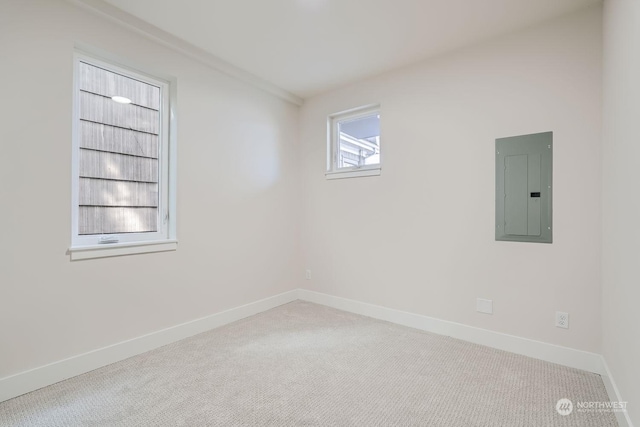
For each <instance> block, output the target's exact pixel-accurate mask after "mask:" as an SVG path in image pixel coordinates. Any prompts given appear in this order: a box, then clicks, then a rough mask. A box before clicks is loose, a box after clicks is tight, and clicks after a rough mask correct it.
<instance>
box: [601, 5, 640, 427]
mask: <svg viewBox="0 0 640 427" xmlns="http://www.w3.org/2000/svg"><path fill="white" fill-rule="evenodd" d="M604 12H605V13H604V47H605V56H604V123H603V124H604V148H603V154H604V157H603V159H604V160H603V178H604V179H603V190H604V198H603V237H604V238H603V243H604V245H603V277H604V280H603V289H602V300H603V353H604V356H605V359H606V361H607V364H608V365H609V369H611V371H612V373H613V377H614V378H615V379H616V383H617V386H618V389H619V391H620V395H621V398H622V399H623V400H627V401H628V402H629V404H628V406H627V408H628V411H629V416H630V417H631V419H632V420H634V424H636V425H638V424H640V333H639V332H638V326H639V325H640V310H639V309H638V307H639V305H638V304H639V303H640V271H639V270H638V260H639V252H640V251H639V248H638V244H639V242H640V228H638V220H639V218H640V198H639V197H638V185H639V183H640V125H639V123H640V2H638V1H636V0H607V1H605V3H604Z"/></svg>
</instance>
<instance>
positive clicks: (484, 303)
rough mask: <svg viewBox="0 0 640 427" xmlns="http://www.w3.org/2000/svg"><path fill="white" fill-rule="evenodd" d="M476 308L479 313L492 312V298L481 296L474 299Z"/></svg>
mask: <svg viewBox="0 0 640 427" xmlns="http://www.w3.org/2000/svg"><path fill="white" fill-rule="evenodd" d="M476 310H477V311H479V312H480V313H486V314H493V300H490V299H483V298H478V299H476Z"/></svg>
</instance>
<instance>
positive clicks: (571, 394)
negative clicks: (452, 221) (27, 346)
mask: <svg viewBox="0 0 640 427" xmlns="http://www.w3.org/2000/svg"><path fill="white" fill-rule="evenodd" d="M560 398H568V399H571V400H572V401H573V402H577V401H608V400H609V399H608V397H607V394H606V391H605V388H604V385H603V383H602V380H601V379H600V377H599V376H598V375H595V374H592V373H588V372H584V371H580V370H577V369H571V368H566V367H563V366H559V365H555V364H552V363H547V362H542V361H540V360H536V359H531V358H527V357H523V356H518V355H515V354H512V353H507V352H504V351H499V350H494V349H491V348H488V347H483V346H480V345H475V344H470V343H467V342H464V341H460V340H456V339H453V338H449V337H443V336H439V335H434V334H430V333H426V332H422V331H419V330H416V329H411V328H407V327H404V326H398V325H394V324H391V323H387V322H382V321H378V320H374V319H370V318H367V317H363V316H358V315H354V314H350V313H346V312H343V311H339V310H334V309H331V308H328V307H324V306H320V305H316V304H311V303H307V302H301V301H296V302H293V303H290V304H287V305H283V306H281V307H278V308H275V309H273V310H270V311H268V312H265V313H262V314H258V315H256V316H252V317H249V318H247V319H244V320H241V321H238V322H235V323H233V324H230V325H227V326H224V327H221V328H219V329H215V330H213V331H210V332H207V333H204V334H200V335H197V336H195V337H192V338H189V339H186V340H183V341H180V342H177V343H175V344H171V345H168V346H165V347H162V348H159V349H157V350H154V351H151V352H148V353H145V354H143V355H140V356H136V357H133V358H130V359H127V360H125V361H122V362H119V363H115V364H113V365H109V366H106V367H104V368H100V369H97V370H95V371H92V372H89V373H87V374H84V375H81V376H78V377H75V378H72V379H69V380H66V381H63V382H60V383H58V384H55V385H52V386H50V387H46V388H43V389H41V390H38V391H35V392H33V393H29V394H26V395H24V396H20V397H18V398H15V399H12V400H9V401H6V402H4V403H0V425H3V426H178V425H185V426H263V425H265V426H315V425H318V426H350V425H353V426H461V427H470V426H509V427H516V426H580V427H590V426H593V427H606V426H615V425H617V424H616V421H615V418H614V416H613V415H612V414H610V413H579V412H577V411H575V410H574V411H573V413H571V414H570V415H567V416H561V415H559V414H558V413H557V412H556V409H555V406H556V402H557V401H558V399H560Z"/></svg>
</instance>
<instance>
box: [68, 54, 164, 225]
mask: <svg viewBox="0 0 640 427" xmlns="http://www.w3.org/2000/svg"><path fill="white" fill-rule="evenodd" d="M113 96H120V97H124V98H127V99H128V100H130V101H131V102H130V103H128V104H127V103H119V102H116V101H114V100H113V99H112V97H113ZM79 102H80V103H79V118H80V123H79V124H78V126H79V138H80V148H79V149H80V153H79V168H78V169H79V180H80V182H79V195H78V196H79V197H78V200H79V203H78V210H79V217H78V218H79V221H78V231H79V234H80V235H89V234H119V233H143V232H154V231H158V182H159V166H160V165H159V156H158V153H159V143H160V138H159V129H160V88H159V87H157V86H154V85H151V84H148V83H145V82H141V81H140V80H137V79H134V78H130V77H127V76H124V75H122V74H118V73H115V72H112V71H108V70H105V69H103V68H100V67H96V66H94V65H91V64H88V63H85V62H81V63H80V93H79Z"/></svg>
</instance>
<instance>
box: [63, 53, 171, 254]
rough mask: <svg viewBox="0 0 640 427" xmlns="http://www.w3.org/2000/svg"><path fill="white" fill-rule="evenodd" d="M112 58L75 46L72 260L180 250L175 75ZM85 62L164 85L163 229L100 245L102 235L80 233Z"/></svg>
mask: <svg viewBox="0 0 640 427" xmlns="http://www.w3.org/2000/svg"><path fill="white" fill-rule="evenodd" d="M109 59H110V60H109V61H105V60H103V59H100V57H97V56H95V55H93V54H90V53H87V52H86V51H84V50H82V51H81V50H79V49H76V50H75V51H74V56H73V65H74V66H73V91H74V94H73V119H72V120H73V124H72V134H73V138H72V140H73V142H72V167H71V168H72V183H71V187H72V188H71V246H70V248H69V251H68V253H69V255H70V258H71V260H72V261H73V260H81V259H91V258H103V257H112V256H121V255H131V254H140V253H151V252H161V251H173V250H176V249H177V245H178V241H177V236H176V189H177V183H176V170H177V145H176V141H177V139H176V138H177V126H176V116H177V114H176V99H177V82H176V79H175V78H165V77H163V78H160V77H158V74H152V73H147V72H146V71H139V69H140V67H138V66H134V65H132V64H131V65H130V64H127V63H126V61H122V60H120V59H115V60H113V59H112V58H109ZM81 61H84V62H87V63H89V64H93V65H96V66H99V67H103V68H106V69H108V70H113V71H115V72H120V73H122V74H124V75H127V76H131V77H134V78H136V79H138V80H141V81H143V82H147V83H150V84H153V85H156V86H160V88H161V100H162V104H161V106H160V114H161V120H162V123H161V124H162V126H161V130H160V141H161V142H160V143H161V149H160V165H159V169H160V171H161V173H162V174H161V176H160V181H159V183H158V187H159V191H158V194H159V196H160V197H159V198H158V199H159V200H158V214H159V215H160V216H161V218H163V220H162V222H161V224H162V229H161V230H159V231H158V232H152V233H123V234H118V235H117V236H118V241H117V242H116V243H104V244H100V243H99V239H100V237H104V236H101V235H92V236H79V235H78V216H79V213H78V202H79V200H78V197H79V150H80V135H79V129H78V124H79V93H80V90H79V75H78V71H79V66H80V62H81Z"/></svg>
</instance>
